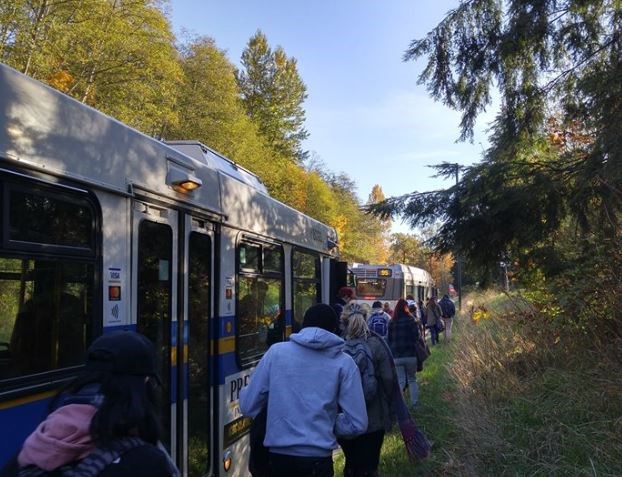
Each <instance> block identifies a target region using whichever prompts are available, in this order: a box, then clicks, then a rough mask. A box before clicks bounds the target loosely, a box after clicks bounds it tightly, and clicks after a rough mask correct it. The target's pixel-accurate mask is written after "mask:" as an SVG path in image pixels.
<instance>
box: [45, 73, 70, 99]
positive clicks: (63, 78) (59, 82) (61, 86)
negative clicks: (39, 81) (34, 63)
mask: <svg viewBox="0 0 622 477" xmlns="http://www.w3.org/2000/svg"><path fill="white" fill-rule="evenodd" d="M73 82H74V79H73V76H72V75H71V74H70V73H69V72H68V71H65V70H61V71H57V72H56V73H54V74H52V76H50V78H49V79H48V84H49V85H50V86H52V87H53V88H56V89H57V90H59V91H62V92H63V93H67V92H68V91H69V89H70V88H71V86H72V85H73Z"/></svg>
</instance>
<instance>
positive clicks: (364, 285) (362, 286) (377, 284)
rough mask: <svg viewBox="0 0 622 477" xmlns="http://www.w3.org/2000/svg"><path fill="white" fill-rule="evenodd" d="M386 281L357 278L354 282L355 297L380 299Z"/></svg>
mask: <svg viewBox="0 0 622 477" xmlns="http://www.w3.org/2000/svg"><path fill="white" fill-rule="evenodd" d="M386 285H387V281H386V280H384V279H378V278H376V279H369V278H359V279H357V281H356V296H357V297H359V298H363V297H375V298H377V297H382V296H384V289H385V287H386Z"/></svg>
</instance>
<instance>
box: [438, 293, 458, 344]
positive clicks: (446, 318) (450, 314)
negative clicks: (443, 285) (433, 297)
mask: <svg viewBox="0 0 622 477" xmlns="http://www.w3.org/2000/svg"><path fill="white" fill-rule="evenodd" d="M438 305H439V306H440V307H441V311H442V313H443V323H444V324H445V341H449V340H450V339H451V327H452V325H453V318H454V316H455V314H456V306H455V305H454V302H453V301H451V299H450V298H449V295H443V298H441V300H440V301H439V302H438Z"/></svg>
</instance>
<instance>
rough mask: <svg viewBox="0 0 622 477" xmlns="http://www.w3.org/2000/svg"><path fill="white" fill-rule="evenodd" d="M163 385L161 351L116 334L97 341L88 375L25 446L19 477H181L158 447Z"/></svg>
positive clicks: (63, 395)
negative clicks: (158, 395)
mask: <svg viewBox="0 0 622 477" xmlns="http://www.w3.org/2000/svg"><path fill="white" fill-rule="evenodd" d="M157 382H159V378H158V375H157V363H156V354H155V348H154V346H153V344H152V343H151V342H150V341H149V340H148V339H147V338H146V337H145V336H143V335H141V334H139V333H135V332H133V331H116V332H111V333H107V334H104V335H103V336H100V337H99V338H97V339H96V340H95V341H94V342H93V343H92V344H91V346H90V347H89V349H88V351H87V357H86V363H85V367H84V371H83V373H82V374H81V375H80V376H79V377H77V378H76V379H75V380H74V381H73V382H71V383H70V384H69V385H67V386H66V387H65V388H64V389H63V390H62V391H61V392H60V393H59V394H58V395H57V396H56V397H55V398H54V399H53V400H52V402H51V404H50V414H49V415H48V416H47V417H46V418H45V420H44V421H43V422H42V423H41V424H39V426H38V427H37V429H35V431H34V432H33V433H32V434H30V436H28V438H27V439H26V441H25V442H24V445H23V446H22V449H21V450H20V452H19V454H18V455H17V459H16V464H17V466H18V467H19V475H20V476H22V475H24V476H35V475H47V474H46V473H47V472H52V471H59V475H64V472H68V475H69V474H70V475H80V476H95V475H97V476H100V477H117V476H121V477H124V476H128V477H129V476H131V477H135V476H137V475H149V476H156V477H173V476H178V475H179V471H178V470H177V469H176V468H175V465H174V464H173V462H172V460H171V458H170V457H169V455H168V454H167V453H166V451H165V450H164V449H163V447H162V446H161V444H159V439H160V425H159V423H158V419H157V417H156V410H155V409H156V408H155V405H154V402H155V386H156V385H157ZM55 475H56V474H55Z"/></svg>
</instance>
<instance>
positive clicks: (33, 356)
mask: <svg viewBox="0 0 622 477" xmlns="http://www.w3.org/2000/svg"><path fill="white" fill-rule="evenodd" d="M4 187H5V189H4V192H5V193H4V199H5V207H3V209H2V212H3V220H2V223H4V224H5V225H6V229H5V232H4V235H3V237H2V246H1V250H0V381H7V380H12V379H15V378H21V377H25V376H28V375H32V374H39V373H43V372H47V371H54V370H57V369H62V368H68V367H71V366H78V365H80V364H82V362H83V360H84V351H85V349H86V346H87V344H88V342H89V340H90V338H91V336H92V331H93V330H92V313H93V310H92V309H93V287H94V276H95V249H96V247H95V212H94V207H93V206H92V204H91V200H90V199H89V198H88V197H87V195H86V194H85V193H80V192H75V193H73V192H68V191H65V190H64V189H63V190H60V191H59V190H56V188H54V189H52V188H47V187H38V186H37V187H34V186H32V185H31V184H29V183H23V184H20V185H17V184H14V183H10V184H9V183H5V184H4ZM42 379H45V378H42ZM7 386H10V384H7Z"/></svg>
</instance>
